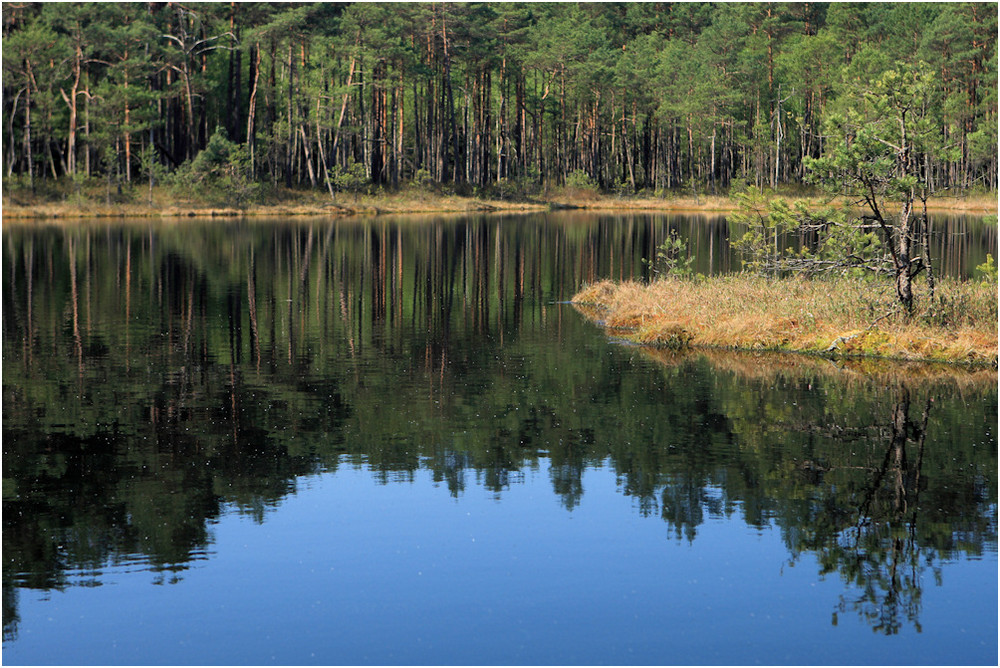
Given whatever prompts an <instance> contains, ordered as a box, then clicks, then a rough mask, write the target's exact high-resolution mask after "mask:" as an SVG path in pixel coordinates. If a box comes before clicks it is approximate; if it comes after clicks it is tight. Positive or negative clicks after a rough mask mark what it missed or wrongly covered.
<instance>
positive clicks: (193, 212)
mask: <svg viewBox="0 0 1000 668" xmlns="http://www.w3.org/2000/svg"><path fill="white" fill-rule="evenodd" d="M460 185H463V186H467V184H460ZM512 189H513V190H512ZM494 190H496V192H493V190H490V191H489V192H485V193H479V194H478V196H477V195H476V193H473V192H471V191H470V189H469V188H468V187H464V188H460V187H459V186H451V185H448V186H445V185H442V184H433V183H427V182H424V181H420V182H411V183H409V184H404V185H402V186H401V187H400V188H398V189H396V190H392V189H377V188H370V189H368V190H365V191H359V192H356V193H346V192H340V193H337V196H336V198H335V199H333V200H331V198H330V195H329V193H327V191H326V189H325V188H316V189H310V188H284V187H278V186H273V185H271V184H267V183H261V188H260V192H259V194H258V196H257V197H256V201H255V202H252V203H250V202H248V203H247V204H245V205H244V206H243V207H242V208H240V209H235V208H232V207H228V206H223V205H220V203H219V202H218V201H214V200H213V199H212V198H211V197H209V194H210V193H207V192H205V193H199V192H198V191H197V190H193V189H190V188H183V187H181V188H178V187H175V186H174V185H171V184H170V183H169V179H167V182H166V183H162V184H160V183H158V184H157V185H155V186H154V188H153V192H152V197H151V196H150V193H149V189H148V184H147V183H146V182H144V181H143V180H141V179H137V180H135V181H133V182H132V183H125V184H122V189H121V190H120V191H119V190H118V189H117V187H115V188H112V189H111V190H110V191H109V186H108V184H107V182H106V181H105V180H102V179H97V178H92V179H78V180H76V181H74V180H71V179H60V180H56V181H53V180H45V179H42V180H38V182H37V183H36V187H35V190H34V191H32V190H31V189H30V188H29V187H28V186H27V184H26V181H24V179H20V178H18V177H16V176H15V177H11V178H9V179H4V183H3V213H4V217H7V218H14V219H18V218H21V219H25V218H27V219H36V218H80V217H147V216H213V215H214V216H220V215H239V216H272V215H330V214H338V213H339V214H350V213H364V214H371V213H442V212H465V211H494V210H496V211H539V210H545V209H548V208H550V207H555V208H567V207H569V208H579V209H588V210H596V211H673V212H682V213H683V212H720V213H726V212H734V211H736V210H738V208H739V207H738V204H737V202H736V201H735V200H734V199H731V198H729V197H726V196H724V195H700V196H697V197H695V196H693V195H692V194H691V193H688V192H664V193H657V194H656V195H654V194H652V193H649V192H643V193H639V194H636V195H630V196H620V195H615V194H609V193H605V192H600V191H599V190H597V189H596V187H581V186H579V185H577V186H566V187H562V188H553V189H552V190H551V191H538V190H537V189H536V190H534V191H531V192H529V190H530V189H523V188H518V187H515V185H514V184H508V186H507V187H506V189H505V188H499V189H494ZM522 190H523V192H521V194H520V195H519V196H517V197H515V198H513V199H511V198H510V197H500V196H499V195H501V194H503V193H504V192H507V193H508V194H509V193H511V192H514V191H518V192H520V191H522ZM786 190H787V189H786ZM778 194H779V195H786V194H787V195H794V196H796V197H799V196H801V197H803V198H804V199H806V200H807V201H810V202H812V203H814V204H815V205H817V206H819V205H823V204H825V203H827V202H828V200H827V199H825V198H821V197H818V196H816V195H815V193H813V192H812V191H811V190H808V189H804V190H803V189H798V190H795V191H794V192H788V193H786V192H785V191H784V190H781V191H779V193H778ZM491 195H497V196H496V197H494V196H491ZM150 199H152V202H150ZM842 203H843V202H842ZM928 208H929V209H930V210H933V211H949V212H954V213H967V214H979V213H996V211H997V199H996V195H995V194H990V193H985V194H978V193H976V194H971V193H966V194H963V195H961V196H955V197H938V198H935V199H933V200H931V201H930V202H929V203H928Z"/></svg>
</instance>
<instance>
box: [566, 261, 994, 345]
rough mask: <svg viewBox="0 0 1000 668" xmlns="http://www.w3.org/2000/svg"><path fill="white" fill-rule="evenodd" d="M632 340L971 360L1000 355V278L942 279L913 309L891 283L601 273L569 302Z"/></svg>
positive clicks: (650, 342)
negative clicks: (902, 303)
mask: <svg viewBox="0 0 1000 668" xmlns="http://www.w3.org/2000/svg"><path fill="white" fill-rule="evenodd" d="M572 301H573V302H574V303H577V304H581V305H588V306H589V309H588V310H585V311H584V314H585V315H587V316H588V317H590V318H591V319H593V320H596V321H599V322H601V324H603V325H604V326H605V327H607V328H608V329H609V330H611V331H613V332H615V333H616V334H618V335H623V336H627V337H629V338H631V339H632V340H634V341H636V342H638V343H643V344H652V345H661V346H665V347H674V348H676V347H685V346H708V347H717V348H735V349H741V350H783V351H798V352H809V353H822V354H825V355H828V356H873V357H884V358H896V359H908V360H939V361H949V362H964V363H971V364H994V365H995V364H996V361H997V286H996V284H995V283H978V282H972V281H955V280H939V281H938V285H937V290H936V297H935V298H934V299H933V300H932V299H930V298H928V297H926V296H925V297H924V298H923V299H920V300H918V310H917V312H916V313H915V314H914V315H913V316H910V317H907V316H906V315H905V314H904V313H903V312H901V311H900V310H899V308H898V307H897V305H896V303H895V299H894V293H893V290H892V286H891V284H889V283H888V282H886V281H879V282H873V281H871V280H865V279H855V278H826V279H812V280H808V279H804V278H785V279H767V278H762V277H757V276H751V275H746V274H738V275H730V276H720V277H712V278H704V279H701V280H694V281H685V280H674V279H662V280H658V281H654V282H652V283H636V282H625V283H612V282H610V281H602V282H599V283H596V284H594V285H591V286H588V287H585V288H584V289H583V290H581V291H580V292H579V293H577V294H576V295H575V296H574V297H573V300H572Z"/></svg>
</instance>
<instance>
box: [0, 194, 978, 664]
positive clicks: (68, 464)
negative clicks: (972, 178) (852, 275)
mask: <svg viewBox="0 0 1000 668" xmlns="http://www.w3.org/2000/svg"><path fill="white" fill-rule="evenodd" d="M670 229H675V230H677V231H678V232H679V233H680V235H681V236H682V237H684V238H686V239H688V241H689V243H690V246H691V248H693V249H694V250H695V252H696V262H695V269H696V271H699V272H702V273H706V274H708V273H720V272H726V271H732V270H734V269H735V268H736V267H738V265H739V261H738V258H737V257H735V256H733V254H732V253H731V252H730V251H729V246H728V241H727V239H728V238H729V237H730V236H732V235H733V233H734V232H733V229H732V227H731V225H730V224H729V223H728V222H727V221H726V220H725V218H722V217H717V218H709V217H685V216H673V215H672V216H665V215H645V214H642V215H639V214H637V215H630V216H613V215H594V214H578V213H573V212H567V213H558V214H531V215H525V216H495V215H480V216H472V217H445V216H440V217H435V216H424V217H383V218H374V219H361V218H359V219H347V220H334V219H331V220H320V219H288V220H280V221H279V220H274V221H268V220H249V221H247V220H244V221H226V220H212V221H195V220H183V221H174V222H159V221H158V222H150V221H115V222H112V223H109V222H106V221H105V222H96V221H90V222H80V223H79V224H75V225H74V224H66V223H60V224H43V223H39V224H32V225H15V226H12V225H6V226H4V229H3V269H2V271H3V362H4V364H3V447H4V454H3V559H4V565H3V629H4V635H3V654H4V662H5V663H7V664H87V665H95V664H119V665H120V664H182V665H183V664H199V665H202V664H265V665H267V664H281V665H309V664H352V665H357V664H380V665H382V664H439V665H440V664H447V665H456V664H462V665H467V664H505V665H509V664H590V665H592V664H640V665H642V664H702V665H703V664H753V663H763V664H897V665H898V664H906V665H912V664H949V665H968V664H977V665H978V664H982V665H990V664H992V665H995V664H996V663H997V659H998V656H997V635H996V634H997V628H998V619H997V610H998V598H997V591H998V579H997V573H998V560H997V519H998V513H997V485H998V479H997V434H996V429H997V375H996V371H995V370H986V371H976V370H971V369H961V368H949V367H942V366H932V365H917V364H908V365H903V364H890V363H884V362H873V361H864V362H845V361H840V362H837V363H834V362H831V361H828V360H823V359H819V358H813V357H807V356H796V355H765V354H737V353H732V352H723V351H700V352H688V353H676V352H668V351H665V350H656V349H644V348H640V347H635V346H630V345H625V344H622V343H619V342H616V341H614V340H609V338H608V337H607V336H606V335H605V333H604V332H602V331H601V330H599V329H598V328H596V327H595V326H593V325H591V324H589V323H588V322H587V321H586V319H585V318H583V317H582V316H581V314H580V313H578V312H577V311H576V310H575V308H574V307H573V306H572V305H570V304H567V303H565V301H566V300H567V299H569V298H570V297H571V296H572V294H573V293H574V292H575V291H576V290H577V289H578V288H579V287H580V286H581V285H582V284H583V283H584V282H588V281H595V280H598V279H601V278H605V277H613V278H636V279H641V278H643V277H645V276H646V274H645V273H644V272H646V271H647V269H646V267H645V265H644V264H643V262H642V259H643V258H644V257H652V256H653V254H654V253H655V250H654V249H655V247H656V245H657V244H658V243H660V242H661V241H662V240H663V239H665V238H666V235H667V234H668V233H669V230H670ZM934 229H935V237H934V239H935V251H934V253H935V257H936V258H938V259H939V260H940V262H939V270H940V271H941V272H942V273H947V274H951V275H954V276H968V275H970V274H971V272H972V269H973V268H974V267H975V266H976V265H977V264H980V263H981V262H983V261H984V260H985V256H986V253H987V252H995V251H994V249H995V247H996V243H997V238H996V225H995V223H993V224H987V223H984V222H983V221H982V220H981V219H978V218H961V217H941V218H938V219H936V220H935V223H934Z"/></svg>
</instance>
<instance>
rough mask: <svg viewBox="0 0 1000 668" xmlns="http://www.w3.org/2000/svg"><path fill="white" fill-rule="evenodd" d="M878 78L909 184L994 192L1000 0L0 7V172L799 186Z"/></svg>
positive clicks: (385, 182)
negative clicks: (916, 137)
mask: <svg viewBox="0 0 1000 668" xmlns="http://www.w3.org/2000/svg"><path fill="white" fill-rule="evenodd" d="M889 71H896V72H921V73H923V74H924V75H925V78H926V80H927V81H930V82H931V85H930V86H929V88H928V90H927V92H926V94H925V95H924V96H923V98H922V100H921V102H920V108H919V109H916V110H914V114H919V116H920V118H921V120H922V122H926V124H927V127H928V128H930V129H931V130H932V131H933V134H934V136H935V137H936V139H937V142H936V144H935V145H936V147H937V149H936V150H933V151H931V150H927V151H925V152H924V153H923V154H921V155H914V156H911V161H912V163H913V164H914V165H916V166H917V167H918V168H919V170H920V178H921V179H922V180H923V181H925V182H927V183H929V184H931V188H932V189H933V190H941V189H949V190H957V191H968V190H970V189H972V190H978V191H994V190H996V187H997V150H996V149H997V142H998V138H997V6H996V4H995V3H972V2H970V3H940V4H936V3H812V2H801V3H739V4H737V3H718V4H716V3H669V2H666V3H461V4H451V3H401V4H393V3H358V4H351V3H316V4H299V3H292V4H286V3H273V4H272V3H242V2H231V3H190V4H188V3H183V4H182V3H172V2H168V3H159V2H148V3H138V2H136V3H16V2H8V3H4V5H3V137H4V141H3V168H4V177H5V178H4V184H5V191H7V192H9V190H10V189H11V188H22V189H23V188H30V189H31V190H32V191H34V189H35V188H36V187H38V185H39V184H40V183H54V182H61V183H70V184H75V186H76V187H80V185H81V184H85V183H87V182H88V181H89V182H92V183H106V184H108V191H109V192H111V186H112V185H115V186H116V188H117V192H118V193H119V194H121V193H122V191H123V189H125V190H126V191H128V190H130V189H136V190H137V189H139V188H141V187H143V186H145V185H148V186H149V188H150V191H151V189H152V187H153V185H154V183H157V184H163V183H170V182H171V181H172V180H173V182H175V183H181V184H185V187H188V186H192V185H199V184H202V185H204V184H207V183H209V181H211V182H214V183H215V184H216V185H219V184H221V187H222V188H223V189H224V190H225V191H226V192H228V193H236V194H237V195H240V197H245V198H247V199H249V198H254V197H262V196H264V195H266V193H267V192H269V189H271V190H272V191H273V189H278V188H281V187H284V188H301V189H307V188H308V189H316V190H329V193H330V195H331V197H333V196H335V193H337V192H339V191H350V190H355V191H356V190H357V189H359V188H371V187H379V188H387V189H392V188H399V187H401V186H403V185H407V184H415V185H417V186H421V187H440V186H442V185H444V186H447V187H448V188H451V189H453V191H454V192H456V193H457V194H474V193H475V194H491V195H494V196H496V195H499V197H501V198H503V197H517V196H518V195H519V194H524V193H527V192H531V191H532V189H533V188H538V187H539V186H543V185H544V186H547V185H570V186H572V185H581V184H582V185H586V186H587V187H591V188H601V189H603V190H604V191H606V192H615V193H619V194H636V193H640V192H641V193H645V194H647V195H655V196H662V195H663V194H665V193H669V192H696V193H697V192H703V193H712V194H715V193H717V192H721V193H725V192H728V191H729V190H730V189H731V188H733V187H743V186H745V185H753V186H756V187H758V188H777V187H780V186H793V187H794V186H798V185H801V184H806V183H808V182H809V178H808V176H809V175H808V171H809V170H808V165H809V160H810V159H817V158H821V157H822V156H823V153H824V136H825V132H826V131H825V123H827V122H828V121H829V120H830V119H831V118H833V117H835V116H836V115H837V114H841V113H844V112H845V111H846V110H847V109H848V108H850V107H851V106H852V105H854V104H856V102H857V100H858V99H859V97H858V96H859V95H863V94H864V91H865V90H866V87H868V86H869V85H870V84H871V82H873V81H875V80H877V79H878V78H879V77H880V76H882V75H884V74H885V73H886V72H889ZM206 187H207V186H206Z"/></svg>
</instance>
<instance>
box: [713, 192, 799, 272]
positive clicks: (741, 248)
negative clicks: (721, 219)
mask: <svg viewBox="0 0 1000 668" xmlns="http://www.w3.org/2000/svg"><path fill="white" fill-rule="evenodd" d="M735 198H736V201H737V203H738V204H739V212H738V213H736V214H734V215H733V216H732V217H731V218H730V220H731V221H732V222H734V223H737V224H742V225H746V226H747V227H748V229H747V231H746V232H745V233H744V234H743V235H742V236H741V237H740V238H738V239H736V240H734V241H733V242H732V245H733V248H734V249H736V251H737V252H738V253H739V254H740V256H741V257H742V262H743V268H744V270H746V271H751V272H754V273H758V274H766V273H775V272H778V271H780V269H781V268H780V266H779V259H780V257H781V255H780V253H781V251H780V239H781V237H782V236H783V235H784V234H786V233H787V232H789V231H791V230H792V229H794V228H795V227H797V226H798V224H799V217H798V216H801V215H802V210H801V208H802V207H801V205H800V204H799V203H796V205H795V207H794V208H793V206H792V205H790V204H789V203H788V201H787V200H785V199H783V198H781V197H771V196H770V195H769V194H768V193H765V192H763V191H761V190H760V189H759V188H757V187H754V186H750V187H748V188H747V189H746V190H744V191H742V192H738V193H736V196H735Z"/></svg>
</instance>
